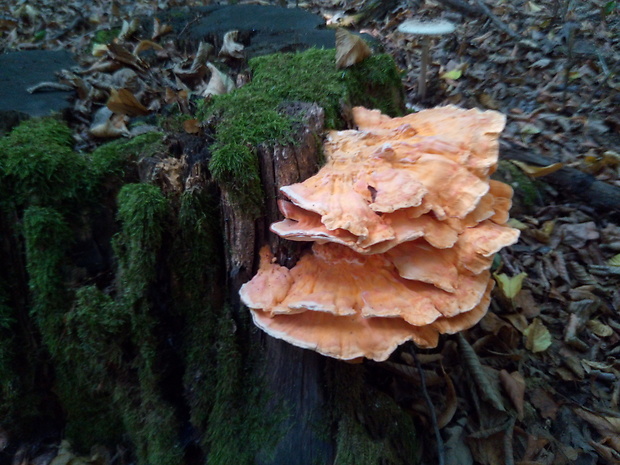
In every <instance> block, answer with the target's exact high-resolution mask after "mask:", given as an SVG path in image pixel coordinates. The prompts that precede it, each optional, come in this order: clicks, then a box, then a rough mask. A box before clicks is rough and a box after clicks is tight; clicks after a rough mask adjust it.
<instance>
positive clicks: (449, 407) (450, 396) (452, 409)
mask: <svg viewBox="0 0 620 465" xmlns="http://www.w3.org/2000/svg"><path fill="white" fill-rule="evenodd" d="M442 371H443V378H444V380H445V381H446V401H445V404H446V406H445V408H444V410H443V412H441V415H439V417H438V418H437V425H438V426H439V428H440V429H441V428H443V427H445V426H446V425H448V424H449V423H450V421H452V418H453V417H454V414H455V413H456V408H457V406H458V403H459V399H458V396H457V395H456V389H454V384H453V383H452V379H451V378H450V375H448V373H446V371H445V370H443V367H442Z"/></svg>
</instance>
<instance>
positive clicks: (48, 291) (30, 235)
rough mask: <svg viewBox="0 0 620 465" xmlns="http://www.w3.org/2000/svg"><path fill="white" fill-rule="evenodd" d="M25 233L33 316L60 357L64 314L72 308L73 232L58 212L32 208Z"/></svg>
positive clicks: (25, 216) (46, 341)
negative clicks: (67, 277)
mask: <svg viewBox="0 0 620 465" xmlns="http://www.w3.org/2000/svg"><path fill="white" fill-rule="evenodd" d="M23 234H24V239H25V242H26V260H27V270H28V275H29V282H28V283H29V286H30V290H31V292H32V296H33V304H32V309H31V314H32V315H33V316H34V319H35V321H36V322H37V325H38V327H39V330H40V331H41V334H42V336H43V341H44V342H45V344H46V345H47V347H48V348H49V350H50V352H52V354H57V353H59V351H60V349H61V344H60V336H61V334H62V331H61V328H62V326H63V315H64V313H65V312H66V311H67V309H68V308H69V306H70V305H71V294H70V293H69V292H68V291H67V289H66V287H65V283H64V279H63V266H64V265H65V264H66V263H67V250H68V249H69V245H70V244H71V241H72V233H71V229H70V228H69V226H68V224H67V223H66V221H65V219H64V218H63V216H62V215H61V214H60V213H59V212H58V211H57V210H54V209H52V208H48V207H29V208H28V209H27V210H26V211H25V212H24V220H23Z"/></svg>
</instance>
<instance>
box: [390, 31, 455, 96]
mask: <svg viewBox="0 0 620 465" xmlns="http://www.w3.org/2000/svg"><path fill="white" fill-rule="evenodd" d="M455 29H456V27H455V26H454V23H451V22H450V21H446V20H436V21H417V20H410V21H405V22H404V23H402V24H401V25H400V26H398V31H400V32H402V33H405V34H411V35H419V36H422V62H421V64H420V75H419V77H418V97H419V98H420V99H423V98H424V97H425V95H426V73H427V68H428V63H429V50H430V38H431V37H436V36H441V35H444V34H451V33H453V32H454V30H455Z"/></svg>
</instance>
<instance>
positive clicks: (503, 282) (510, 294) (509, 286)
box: [493, 273, 527, 299]
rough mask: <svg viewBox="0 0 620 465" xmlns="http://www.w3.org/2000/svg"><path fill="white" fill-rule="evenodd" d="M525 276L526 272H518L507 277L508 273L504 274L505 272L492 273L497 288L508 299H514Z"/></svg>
mask: <svg viewBox="0 0 620 465" xmlns="http://www.w3.org/2000/svg"><path fill="white" fill-rule="evenodd" d="M526 276H527V273H519V274H518V275H516V276H513V277H512V278H509V277H508V275H506V274H505V273H502V274H497V273H494V274H493V277H494V278H495V281H496V282H497V285H498V287H499V290H500V291H501V292H502V294H503V295H504V296H505V297H506V298H508V299H514V298H515V296H516V295H517V294H518V293H519V291H520V290H521V286H522V285H523V280H524V279H525V277H526Z"/></svg>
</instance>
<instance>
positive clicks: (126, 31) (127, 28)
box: [118, 18, 140, 42]
mask: <svg viewBox="0 0 620 465" xmlns="http://www.w3.org/2000/svg"><path fill="white" fill-rule="evenodd" d="M139 27H140V21H139V20H138V18H133V19H132V20H131V21H127V20H123V26H122V27H121V32H119V33H118V40H120V41H121V42H125V41H126V40H127V39H129V38H130V37H131V36H132V35H134V34H135V33H136V31H137V30H138V28H139Z"/></svg>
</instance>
